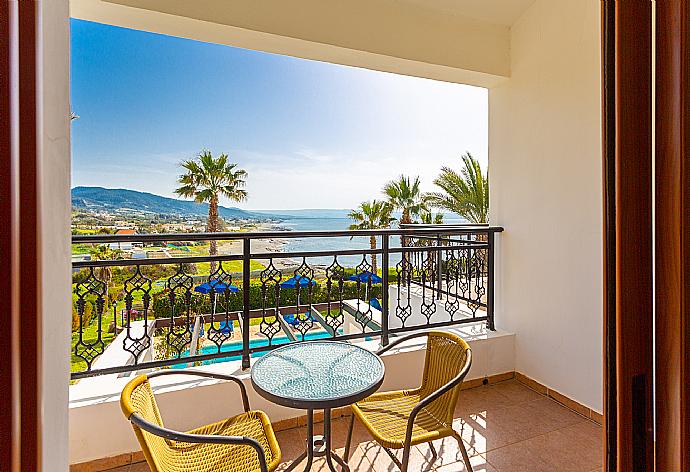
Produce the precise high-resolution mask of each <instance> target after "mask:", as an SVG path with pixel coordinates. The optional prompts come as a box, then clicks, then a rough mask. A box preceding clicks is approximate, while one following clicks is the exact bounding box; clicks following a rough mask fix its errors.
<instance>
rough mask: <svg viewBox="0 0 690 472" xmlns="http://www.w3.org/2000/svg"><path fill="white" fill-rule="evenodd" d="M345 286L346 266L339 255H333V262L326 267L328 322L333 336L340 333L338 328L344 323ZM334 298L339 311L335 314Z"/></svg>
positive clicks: (326, 318) (326, 319)
mask: <svg viewBox="0 0 690 472" xmlns="http://www.w3.org/2000/svg"><path fill="white" fill-rule="evenodd" d="M344 287H345V268H344V267H343V266H341V265H340V264H339V263H338V256H333V262H332V263H331V265H329V266H328V267H327V268H326V293H327V300H326V303H327V304H328V306H327V313H326V317H325V321H326V324H327V325H328V326H330V327H331V329H332V330H333V336H334V337H335V336H337V335H338V330H339V329H340V327H341V326H342V325H343V322H344V320H345V317H344V315H343V311H342V310H343V290H344ZM333 300H335V301H336V303H337V306H338V312H337V314H336V315H334V314H333V308H332V307H333Z"/></svg>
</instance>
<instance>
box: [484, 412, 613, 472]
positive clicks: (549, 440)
mask: <svg viewBox="0 0 690 472" xmlns="http://www.w3.org/2000/svg"><path fill="white" fill-rule="evenodd" d="M600 434H601V431H600V430H598V426H597V425H594V424H593V423H591V422H583V423H578V424H576V425H573V426H569V427H566V428H563V429H559V430H556V431H552V432H550V433H547V434H543V435H539V436H536V437H533V438H531V439H528V440H526V441H521V442H518V443H514V444H511V445H509V446H506V447H502V448H499V449H495V450H493V451H489V452H487V453H486V454H485V457H486V459H487V461H488V462H489V463H490V464H491V465H493V466H494V467H495V468H496V469H498V470H499V471H501V472H502V471H506V472H508V471H510V472H521V471H533V472H540V471H554V470H558V471H559V472H590V471H592V470H594V469H596V468H597V467H598V466H599V465H600V464H601V439H600Z"/></svg>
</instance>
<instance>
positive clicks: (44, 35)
mask: <svg viewBox="0 0 690 472" xmlns="http://www.w3.org/2000/svg"><path fill="white" fill-rule="evenodd" d="M38 5H39V8H41V23H40V32H39V34H40V37H41V38H40V39H41V43H40V44H41V49H40V67H39V76H40V88H41V91H40V95H39V96H40V101H39V107H40V109H41V112H40V114H39V133H40V134H39V136H40V141H39V146H40V148H39V170H38V171H39V173H40V175H39V182H40V184H39V192H40V195H39V201H40V225H41V242H40V244H41V249H40V250H41V254H40V260H41V267H42V281H41V284H42V287H41V293H42V300H41V310H42V318H43V326H41V327H40V328H39V329H40V330H41V331H42V336H43V345H42V352H41V364H42V365H41V373H40V375H41V383H42V391H41V392H40V394H41V408H42V415H43V420H42V425H41V428H42V429H41V436H42V441H43V447H42V454H43V456H42V470H45V471H57V470H67V468H68V464H69V460H68V456H69V448H68V401H69V393H68V391H69V362H70V355H69V349H70V341H69V340H70V329H71V326H70V322H71V320H70V315H69V314H70V313H71V303H72V302H71V296H70V292H71V284H72V276H71V272H70V269H71V267H70V261H71V246H70V215H71V201H70V139H69V133H70V130H69V111H70V106H69V4H68V1H67V0H50V1H43V2H38ZM27 331H28V332H31V329H30V328H28V327H27Z"/></svg>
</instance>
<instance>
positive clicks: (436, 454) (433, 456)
mask: <svg viewBox="0 0 690 472" xmlns="http://www.w3.org/2000/svg"><path fill="white" fill-rule="evenodd" d="M429 449H431V457H432V460H431V462H434V461H435V460H436V459H437V458H438V453H437V452H436V448H435V447H434V443H433V442H431V441H429Z"/></svg>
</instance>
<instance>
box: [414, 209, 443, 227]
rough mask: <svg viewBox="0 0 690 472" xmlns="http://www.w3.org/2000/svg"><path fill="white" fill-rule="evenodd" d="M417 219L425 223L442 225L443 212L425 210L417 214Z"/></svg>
mask: <svg viewBox="0 0 690 472" xmlns="http://www.w3.org/2000/svg"><path fill="white" fill-rule="evenodd" d="M419 221H420V222H421V223H423V224H425V225H442V224H443V213H436V214H435V215H434V214H433V213H431V211H430V210H425V211H423V212H422V213H420V215H419Z"/></svg>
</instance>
